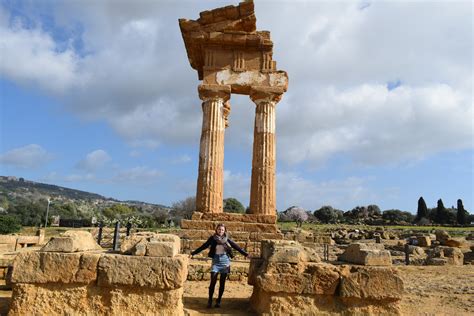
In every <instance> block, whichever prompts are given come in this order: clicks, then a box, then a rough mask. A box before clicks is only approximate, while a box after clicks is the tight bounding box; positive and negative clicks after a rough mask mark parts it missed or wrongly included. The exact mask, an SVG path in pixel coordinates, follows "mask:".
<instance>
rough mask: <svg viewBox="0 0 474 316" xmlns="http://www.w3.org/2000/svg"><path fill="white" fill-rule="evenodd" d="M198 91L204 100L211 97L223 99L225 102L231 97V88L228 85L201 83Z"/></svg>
mask: <svg viewBox="0 0 474 316" xmlns="http://www.w3.org/2000/svg"><path fill="white" fill-rule="evenodd" d="M198 92H199V98H200V99H201V100H203V101H207V100H209V99H222V100H223V101H224V102H225V101H227V100H229V99H230V93H231V89H230V86H228V85H219V84H200V85H199V87H198Z"/></svg>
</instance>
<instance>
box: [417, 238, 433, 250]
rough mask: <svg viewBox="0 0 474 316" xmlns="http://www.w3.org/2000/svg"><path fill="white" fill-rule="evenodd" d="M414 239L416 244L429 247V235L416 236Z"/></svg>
mask: <svg viewBox="0 0 474 316" xmlns="http://www.w3.org/2000/svg"><path fill="white" fill-rule="evenodd" d="M416 240H417V242H418V246H420V247H430V246H431V238H430V237H429V236H417V237H416Z"/></svg>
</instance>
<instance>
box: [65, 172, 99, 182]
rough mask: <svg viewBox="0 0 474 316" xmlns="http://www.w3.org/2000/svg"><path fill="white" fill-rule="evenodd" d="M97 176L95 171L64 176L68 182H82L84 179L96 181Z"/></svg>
mask: <svg viewBox="0 0 474 316" xmlns="http://www.w3.org/2000/svg"><path fill="white" fill-rule="evenodd" d="M95 180H97V179H96V176H95V175H94V174H93V173H86V174H70V175H67V176H65V177H64V178H63V181H66V182H82V181H95Z"/></svg>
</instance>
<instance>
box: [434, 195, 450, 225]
mask: <svg viewBox="0 0 474 316" xmlns="http://www.w3.org/2000/svg"><path fill="white" fill-rule="evenodd" d="M447 212H448V211H447V210H446V208H445V207H444V204H443V200H441V199H439V200H438V205H437V207H436V217H435V220H436V223H438V224H446V221H447V220H448V218H447V217H448V216H447V214H446V213H447Z"/></svg>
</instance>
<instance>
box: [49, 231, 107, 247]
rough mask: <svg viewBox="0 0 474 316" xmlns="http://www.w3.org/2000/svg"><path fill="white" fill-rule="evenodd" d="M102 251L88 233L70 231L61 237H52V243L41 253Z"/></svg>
mask: <svg viewBox="0 0 474 316" xmlns="http://www.w3.org/2000/svg"><path fill="white" fill-rule="evenodd" d="M91 250H102V247H100V246H99V245H98V244H97V242H96V241H95V240H94V238H93V237H92V234H91V233H89V232H87V231H79V230H68V231H66V232H64V233H63V234H62V235H61V237H52V238H51V239H50V241H49V242H48V243H47V244H46V245H45V246H44V247H43V248H41V251H50V252H80V251H91Z"/></svg>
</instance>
